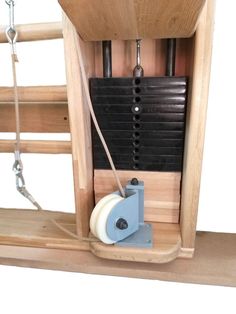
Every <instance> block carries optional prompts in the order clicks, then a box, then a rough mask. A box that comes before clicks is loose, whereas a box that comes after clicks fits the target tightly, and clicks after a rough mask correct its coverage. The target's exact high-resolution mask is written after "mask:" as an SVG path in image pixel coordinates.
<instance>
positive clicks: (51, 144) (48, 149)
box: [0, 140, 71, 154]
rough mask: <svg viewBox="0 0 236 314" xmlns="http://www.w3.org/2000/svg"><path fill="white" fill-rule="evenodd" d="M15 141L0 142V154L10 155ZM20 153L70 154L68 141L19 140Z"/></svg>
mask: <svg viewBox="0 0 236 314" xmlns="http://www.w3.org/2000/svg"><path fill="white" fill-rule="evenodd" d="M14 149H15V141H13V140H0V153H12V152H14ZM21 152H22V153H33V154H71V143H70V142H69V141H30V140H21Z"/></svg>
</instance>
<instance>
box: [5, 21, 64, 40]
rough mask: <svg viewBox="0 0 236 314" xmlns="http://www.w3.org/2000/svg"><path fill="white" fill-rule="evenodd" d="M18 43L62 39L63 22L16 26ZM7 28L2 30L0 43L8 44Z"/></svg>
mask: <svg viewBox="0 0 236 314" xmlns="http://www.w3.org/2000/svg"><path fill="white" fill-rule="evenodd" d="M16 30H17V32H18V37H17V41H35V40H49V39H57V38H62V25H61V22H51V23H35V24H22V25H16ZM6 42H7V38H6V35H5V27H1V28H0V43H6Z"/></svg>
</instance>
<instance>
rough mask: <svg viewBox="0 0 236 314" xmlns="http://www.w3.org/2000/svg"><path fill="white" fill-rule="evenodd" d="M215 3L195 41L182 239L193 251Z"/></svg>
mask: <svg viewBox="0 0 236 314" xmlns="http://www.w3.org/2000/svg"><path fill="white" fill-rule="evenodd" d="M214 5H215V1H214V0H208V1H207V3H206V6H205V8H204V10H203V12H202V15H201V17H200V22H199V25H198V28H197V31H196V34H195V37H194V61H193V75H192V77H191V78H190V79H191V81H190V90H189V104H188V107H187V121H186V138H185V149H184V165H183V176H182V193H181V216H180V222H181V235H182V246H183V247H184V248H194V242H195V235H196V222H197V211H198V201H199V190H200V179H201V168H202V156H203V146H204V134H205V123H206V112H207V100H208V86H209V79H210V67H211V52H212V37H213V24H214Z"/></svg>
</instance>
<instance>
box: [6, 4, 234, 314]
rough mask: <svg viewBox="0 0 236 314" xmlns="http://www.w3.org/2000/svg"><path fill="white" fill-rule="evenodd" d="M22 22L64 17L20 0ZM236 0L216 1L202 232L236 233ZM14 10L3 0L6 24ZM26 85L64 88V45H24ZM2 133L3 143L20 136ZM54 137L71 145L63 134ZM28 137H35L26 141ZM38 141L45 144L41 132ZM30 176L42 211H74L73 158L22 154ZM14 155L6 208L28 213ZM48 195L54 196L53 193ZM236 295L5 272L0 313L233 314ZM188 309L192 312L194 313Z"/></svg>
mask: <svg viewBox="0 0 236 314" xmlns="http://www.w3.org/2000/svg"><path fill="white" fill-rule="evenodd" d="M15 9H16V16H15V19H16V23H31V22H47V21H57V20H60V19H61V10H60V7H59V5H58V4H57V1H56V0H51V1H49V0H41V1H32V0H18V1H17V0H16V7H15ZM235 12H236V3H235V1H229V0H228V1H223V0H217V7H216V24H215V36H214V46H213V59H212V75H211V84H210V96H209V107H208V118H207V129H206V141H205V151H204V159H203V174H202V184H201V196H200V205H199V217H198V229H199V230H211V231H223V232H236V223H235V221H236V206H235V194H234V192H235V188H236V185H235V175H236V165H235V160H236V150H235V138H234V135H235V134H236V123H235V115H236V100H235V94H234V92H235V86H234V85H235V74H234V73H235V71H236V58H235V55H236V45H235V44H234V30H235V28H236V22H235ZM7 23H8V11H7V6H6V5H5V1H4V0H0V24H1V25H5V24H7ZM17 52H18V57H19V60H20V63H19V65H18V66H17V68H18V69H17V72H18V82H19V84H20V85H47V84H48V85H49V84H65V73H64V59H63V42H62V40H54V41H48V42H35V43H19V44H18V45H17ZM0 69H1V71H0V86H1V85H11V84H12V83H11V81H12V79H11V68H10V57H9V47H8V45H7V44H1V45H0ZM13 136H14V134H10V135H6V134H0V138H2V139H3V138H14V137H13ZM50 137H51V138H52V139H54V138H59V139H68V136H67V135H65V134H62V135H55V134H53V135H50ZM23 138H29V135H28V134H26V135H24V137H23ZM34 138H35V139H36V138H43V137H42V135H39V134H36V135H34ZM23 161H24V163H25V178H26V180H27V184H28V186H29V187H30V191H31V192H32V194H33V195H34V196H35V197H36V198H37V199H38V200H39V202H40V203H41V204H42V205H43V207H45V208H48V209H54V210H63V211H73V210H74V205H73V189H72V168H71V158H70V156H48V155H45V156H44V155H40V156H39V157H38V156H36V155H31V156H29V155H23ZM12 162H13V156H12V154H1V155H0V175H1V180H0V191H1V193H0V203H1V207H2V206H5V207H22V208H30V205H29V204H28V202H27V201H26V200H24V199H23V198H22V197H21V196H20V195H18V194H17V193H16V191H15V187H14V182H15V181H14V175H13V173H12V171H11V167H12ZM48 191H50V193H49V192H48ZM234 300H235V290H234V289H232V288H223V287H210V286H199V285H185V284H177V283H165V282H158V281H149V280H138V279H126V278H114V277H104V276H92V275H83V274H74V273H65V272H52V271H42V270H32V269H21V268H15V267H5V266H0V313H3V314H13V313H20V314H21V313H22V314H23V313H24V314H28V313H34V314H38V313H40V314H41V313H45V314H48V313H57V314H60V313H80V312H81V313H84V312H86V313H93V312H96V311H99V312H100V311H102V312H103V313H104V314H105V313H111V312H112V313H114V314H116V313H119V314H120V313H121V311H123V313H131V312H132V313H133V312H134V313H135V312H136V313H144V312H145V313H156V312H163V313H171V312H173V311H174V312H175V313H189V311H191V313H200V312H214V313H222V312H224V313H235V301H234ZM189 309H190V310H189Z"/></svg>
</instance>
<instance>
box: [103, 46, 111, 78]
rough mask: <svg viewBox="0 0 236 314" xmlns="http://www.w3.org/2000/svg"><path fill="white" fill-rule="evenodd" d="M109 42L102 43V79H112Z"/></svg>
mask: <svg viewBox="0 0 236 314" xmlns="http://www.w3.org/2000/svg"><path fill="white" fill-rule="evenodd" d="M111 45H112V44H111V40H105V41H103V42H102V57H103V77H112V55H111V53H112V46H111Z"/></svg>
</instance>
